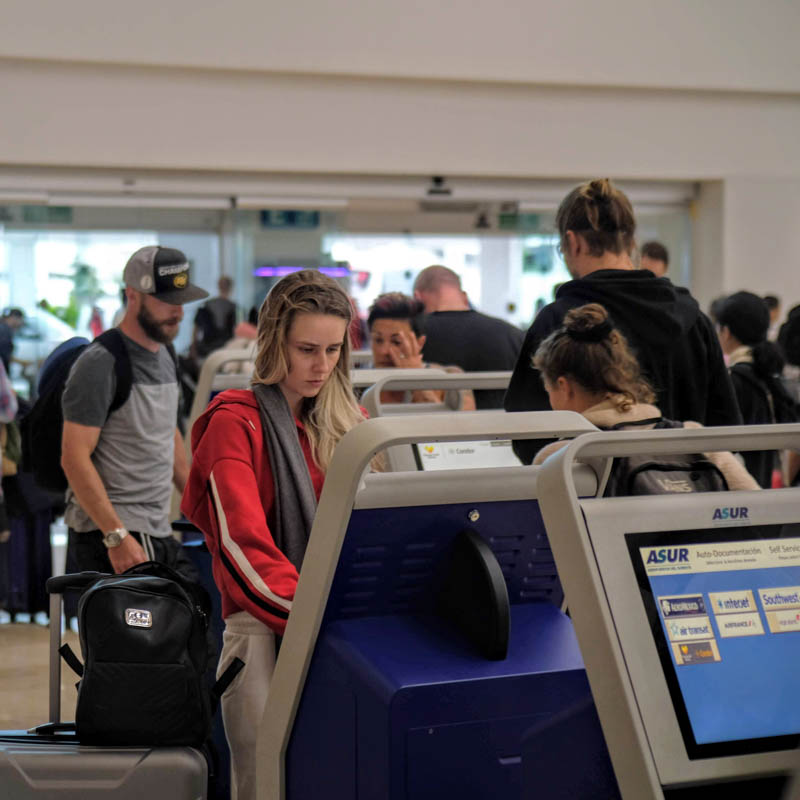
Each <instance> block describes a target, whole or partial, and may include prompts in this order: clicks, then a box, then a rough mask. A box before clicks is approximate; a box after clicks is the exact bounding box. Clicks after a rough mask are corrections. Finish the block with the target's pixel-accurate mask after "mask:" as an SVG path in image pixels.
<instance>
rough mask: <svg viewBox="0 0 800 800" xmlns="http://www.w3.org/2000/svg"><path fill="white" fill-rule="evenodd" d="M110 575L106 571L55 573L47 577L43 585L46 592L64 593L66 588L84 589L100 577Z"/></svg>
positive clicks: (108, 576)
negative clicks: (53, 575)
mask: <svg viewBox="0 0 800 800" xmlns="http://www.w3.org/2000/svg"><path fill="white" fill-rule="evenodd" d="M110 577H112V576H111V574H110V573H108V572H74V573H72V574H71V575H57V576H55V577H54V578H48V579H47V583H46V584H45V587H46V588H47V593H48V594H64V592H65V591H66V590H67V589H84V588H85V587H87V586H88V585H89V584H90V583H95V582H96V581H99V580H100V579H101V578H110Z"/></svg>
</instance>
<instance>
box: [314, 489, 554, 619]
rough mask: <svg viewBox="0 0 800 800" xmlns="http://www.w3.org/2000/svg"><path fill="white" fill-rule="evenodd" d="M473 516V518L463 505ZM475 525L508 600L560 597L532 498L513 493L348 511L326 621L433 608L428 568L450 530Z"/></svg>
mask: <svg viewBox="0 0 800 800" xmlns="http://www.w3.org/2000/svg"><path fill="white" fill-rule="evenodd" d="M473 511H477V512H478V514H479V518H478V519H477V521H475V522H472V521H470V519H469V514H470V512H473ZM467 527H469V528H471V529H473V530H475V531H476V532H477V533H478V534H480V536H481V537H482V538H483V539H484V541H486V542H487V543H488V544H489V546H490V547H491V548H492V551H493V552H494V554H495V556H496V557H497V560H498V562H499V563H500V566H501V568H502V570H503V574H504V575H505V578H506V582H507V585H508V594H509V599H510V601H511V603H512V605H513V604H517V603H531V602H541V601H544V602H547V603H552V604H553V605H560V604H561V602H562V600H563V597H564V594H563V590H562V589H561V583H560V581H559V580H558V574H557V572H556V567H555V562H554V560H553V554H552V552H551V550H550V543H549V541H548V540H547V534H546V533H545V530H544V523H543V522H542V518H541V513H540V511H539V503H538V502H537V501H535V500H519V501H513V502H510V501H506V502H495V503H469V504H468V503H457V504H453V505H441V506H412V507H405V508H402V509H365V510H360V511H353V514H352V516H351V518H350V525H349V527H348V530H347V536H346V538H345V541H344V545H343V546H342V552H341V555H340V556H339V565H338V567H337V570H336V574H335V576H334V580H333V585H332V587H331V593H330V596H329V598H328V606H327V609H326V617H325V619H326V622H330V621H333V620H336V619H353V618H358V617H367V616H385V615H389V614H409V613H420V612H428V611H431V610H432V609H433V603H434V594H433V592H434V589H435V585H436V580H435V570H436V567H437V564H438V562H439V560H440V557H441V556H442V555H443V553H444V552H445V551H446V550H447V548H448V547H449V546H450V544H451V542H452V540H453V538H454V537H455V536H456V535H458V533H460V532H461V531H462V530H463V529H464V528H467Z"/></svg>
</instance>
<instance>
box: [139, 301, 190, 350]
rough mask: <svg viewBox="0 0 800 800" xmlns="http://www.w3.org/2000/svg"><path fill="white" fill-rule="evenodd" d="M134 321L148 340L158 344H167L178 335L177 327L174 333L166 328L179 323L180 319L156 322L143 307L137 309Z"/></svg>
mask: <svg viewBox="0 0 800 800" xmlns="http://www.w3.org/2000/svg"><path fill="white" fill-rule="evenodd" d="M136 321H137V322H138V323H139V325H141V327H142V330H143V331H144V332H145V334H146V335H147V337H148V338H149V339H152V340H153V341H154V342H158V343H159V344H169V343H170V342H171V341H172V340H173V339H174V338H175V337H176V336H177V335H178V326H177V325H176V326H175V332H174V333H171V332H168V331H167V327H168V326H170V325H172V324H174V323H175V322H180V319H169V320H161V321H159V320H157V319H156V318H155V317H154V316H153V315H152V314H151V313H150V312H149V311H148V310H147V309H146V308H145V307H144V305H142V307H141V308H140V309H139V313H138V314H137V315H136Z"/></svg>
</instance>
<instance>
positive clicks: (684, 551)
mask: <svg viewBox="0 0 800 800" xmlns="http://www.w3.org/2000/svg"><path fill="white" fill-rule="evenodd" d="M688 560H689V548H688V547H664V548H662V549H661V550H651V551H650V552H649V553H648V555H647V563H648V564H664V563H665V562H669V563H671V564H674V563H676V562H678V561H688Z"/></svg>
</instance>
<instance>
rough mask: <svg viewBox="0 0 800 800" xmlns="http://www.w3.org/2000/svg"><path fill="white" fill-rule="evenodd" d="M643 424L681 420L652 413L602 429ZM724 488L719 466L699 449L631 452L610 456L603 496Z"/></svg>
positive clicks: (673, 425) (675, 425)
mask: <svg viewBox="0 0 800 800" xmlns="http://www.w3.org/2000/svg"><path fill="white" fill-rule="evenodd" d="M644 425H652V426H653V428H656V429H660V428H682V427H683V423H682V422H675V421H674V420H669V419H664V418H663V417H656V418H653V419H643V420H637V421H635V422H620V423H619V424H617V425H613V426H612V427H610V428H605V430H611V431H618V430H625V429H627V428H630V427H637V426H644ZM727 490H728V482H727V481H726V480H725V476H724V475H723V474H722V472H721V471H720V469H719V467H717V465H716V464H714V463H713V462H711V461H709V459H707V458H706V457H705V456H704V455H703V454H702V453H687V454H679V455H667V456H657V455H656V456H651V455H646V456H640V455H635V456H625V457H623V458H615V459H614V462H613V464H612V466H611V474H610V475H609V477H608V483H607V484H606V489H605V492H604V494H603V496H604V497H627V496H630V495H644V494H684V493H689V492H722V491H727Z"/></svg>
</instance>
